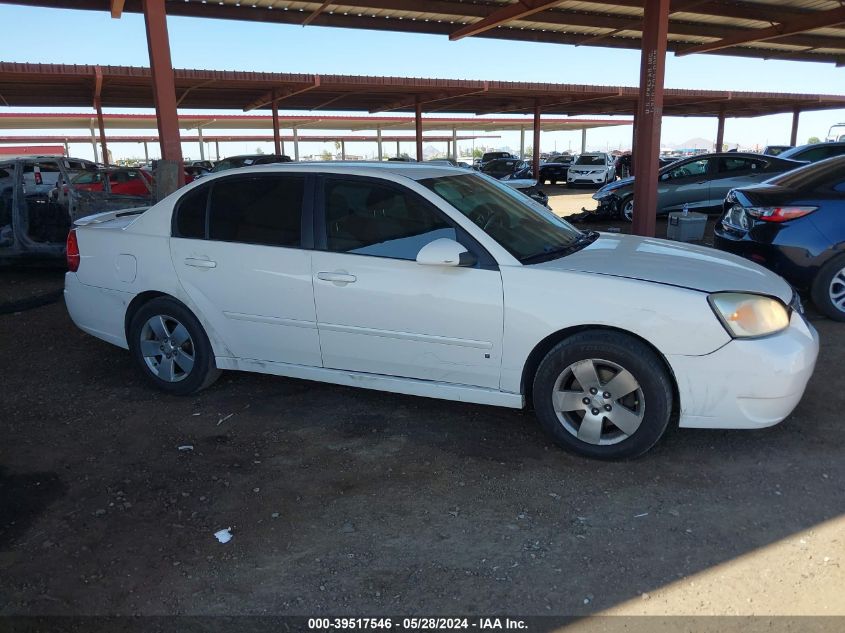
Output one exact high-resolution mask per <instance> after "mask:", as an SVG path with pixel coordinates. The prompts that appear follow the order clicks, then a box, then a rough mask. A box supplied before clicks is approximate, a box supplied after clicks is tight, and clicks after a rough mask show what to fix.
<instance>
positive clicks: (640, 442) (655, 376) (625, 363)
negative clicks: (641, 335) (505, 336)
mask: <svg viewBox="0 0 845 633" xmlns="http://www.w3.org/2000/svg"><path fill="white" fill-rule="evenodd" d="M672 401H673V389H672V382H671V379H670V377H669V375H668V372H667V371H666V368H665V366H664V364H663V361H662V360H661V359H660V358H659V357H658V356H657V354H655V352H654V351H653V350H652V349H651V348H649V347H648V346H647V345H645V344H644V343H642V342H641V341H639V340H637V339H636V338H634V337H632V336H629V335H626V334H624V333H621V332H612V331H598V330H597V331H590V332H581V333H579V334H575V335H573V336H571V337H569V338H568V339H566V340H564V341H562V342H561V343H559V344H558V345H556V346H555V347H554V348H552V350H551V351H550V352H549V353H548V354H547V355H546V357H545V358H544V359H543V361H542V362H541V363H540V367H539V368H538V370H537V374H536V376H535V378H534V385H533V403H534V410H535V412H536V414H537V418H538V419H539V421H540V425H541V426H542V427H543V429H544V430H545V431H546V433H548V434H549V435H550V436H551V438H552V439H553V440H554V441H555V442H556V443H557V444H558V445H560V446H562V447H563V448H567V449H569V450H572V451H574V452H576V453H579V454H581V455H585V456H587V457H593V458H597V459H623V458H628V457H637V456H639V455H642V454H643V453H645V452H646V451H647V450H648V449H650V448H651V447H652V446H654V445H655V444H656V443H657V442H658V440H660V438H661V437H662V436H663V433H664V432H665V431H666V427H667V426H668V424H669V419H670V417H671V413H672Z"/></svg>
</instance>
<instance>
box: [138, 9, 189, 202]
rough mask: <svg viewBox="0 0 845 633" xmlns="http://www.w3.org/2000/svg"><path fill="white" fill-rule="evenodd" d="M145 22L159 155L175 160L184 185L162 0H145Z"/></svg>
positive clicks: (168, 41) (171, 66)
mask: <svg viewBox="0 0 845 633" xmlns="http://www.w3.org/2000/svg"><path fill="white" fill-rule="evenodd" d="M144 23H145V24H146V29H147V47H148V48H149V51H150V70H151V74H152V79H153V97H154V100H155V108H156V119H157V120H158V135H159V145H160V146H161V157H162V159H164V160H171V161H174V162H176V163H178V165H179V168H178V169H177V170H176V171H177V174H178V181H179V185H180V186H181V185H184V184H185V182H184V180H185V175H184V170H183V169H182V168H181V165H182V163H183V160H182V142H181V137H180V134H179V115H178V113H177V109H176V84H175V80H174V75H173V63H172V62H171V58H170V40H169V39H168V36H167V13H166V12H165V8H164V0H144Z"/></svg>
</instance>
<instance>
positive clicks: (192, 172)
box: [185, 165, 211, 183]
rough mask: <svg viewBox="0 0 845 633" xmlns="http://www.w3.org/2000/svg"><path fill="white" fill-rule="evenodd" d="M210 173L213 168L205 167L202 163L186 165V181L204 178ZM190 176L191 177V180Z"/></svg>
mask: <svg viewBox="0 0 845 633" xmlns="http://www.w3.org/2000/svg"><path fill="white" fill-rule="evenodd" d="M210 173H211V169H209V168H207V167H203V166H201V165H185V175H186V178H185V182H186V183H188V182H191V181H193V180H195V179H197V178H202V177H203V176H205V175H207V174H210ZM188 178H190V180H189V179H188Z"/></svg>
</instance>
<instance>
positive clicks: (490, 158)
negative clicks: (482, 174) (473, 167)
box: [479, 152, 516, 166]
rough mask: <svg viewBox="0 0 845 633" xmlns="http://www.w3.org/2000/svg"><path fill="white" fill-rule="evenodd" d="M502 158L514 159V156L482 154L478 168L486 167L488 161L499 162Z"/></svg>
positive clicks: (503, 153)
mask: <svg viewBox="0 0 845 633" xmlns="http://www.w3.org/2000/svg"><path fill="white" fill-rule="evenodd" d="M502 158H513V159H516V156H514V155H513V154H511V153H510V152H484V154H482V155H481V162H480V163H479V166H481V165H486V164H487V163H489V162H490V161H493V160H499V159H502Z"/></svg>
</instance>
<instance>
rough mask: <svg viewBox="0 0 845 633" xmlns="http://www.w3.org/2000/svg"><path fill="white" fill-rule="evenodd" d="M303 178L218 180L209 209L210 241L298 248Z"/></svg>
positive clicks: (303, 188) (261, 177)
mask: <svg viewBox="0 0 845 633" xmlns="http://www.w3.org/2000/svg"><path fill="white" fill-rule="evenodd" d="M304 196H305V178H304V177H303V176H275V175H274V176H253V177H239V178H230V179H226V180H218V181H217V182H215V183H214V188H213V190H212V192H211V204H210V205H209V219H208V237H209V239H212V240H221V241H224V242H245V243H249V244H265V245H267V246H290V247H298V246H299V245H300V243H301V231H302V228H301V227H302V200H303V198H304Z"/></svg>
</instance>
